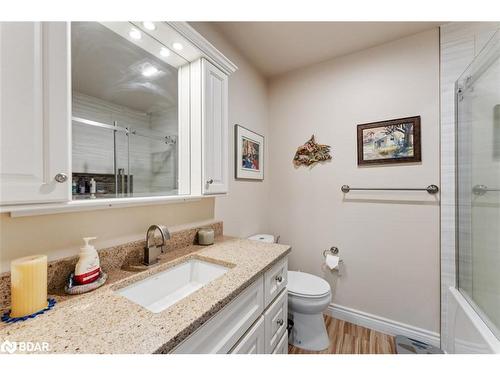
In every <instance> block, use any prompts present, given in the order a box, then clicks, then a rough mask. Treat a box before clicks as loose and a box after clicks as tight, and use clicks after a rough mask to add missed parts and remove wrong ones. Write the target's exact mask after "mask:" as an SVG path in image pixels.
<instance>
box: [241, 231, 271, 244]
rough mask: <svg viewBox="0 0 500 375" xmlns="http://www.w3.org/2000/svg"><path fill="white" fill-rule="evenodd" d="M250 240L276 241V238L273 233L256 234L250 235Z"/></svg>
mask: <svg viewBox="0 0 500 375" xmlns="http://www.w3.org/2000/svg"><path fill="white" fill-rule="evenodd" d="M248 239H249V240H252V241H261V242H266V243H274V242H276V241H275V238H274V236H273V235H272V234H262V233H260V234H254V235H253V236H250V237H248Z"/></svg>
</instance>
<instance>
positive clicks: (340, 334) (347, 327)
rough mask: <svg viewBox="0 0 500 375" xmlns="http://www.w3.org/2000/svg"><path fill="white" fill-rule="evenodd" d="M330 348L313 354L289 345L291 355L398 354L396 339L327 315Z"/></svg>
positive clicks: (326, 322)
mask: <svg viewBox="0 0 500 375" xmlns="http://www.w3.org/2000/svg"><path fill="white" fill-rule="evenodd" d="M325 324H326V330H327V331H328V337H329V338H330V346H329V347H328V349H325V350H323V351H320V352H313V351H309V350H304V349H300V348H297V347H296V346H293V345H288V353H289V354H396V346H395V343H394V337H393V336H389V335H386V334H384V333H380V332H377V331H373V330H371V329H368V328H365V327H361V326H358V325H356V324H352V323H348V322H345V321H343V320H338V319H335V318H332V317H330V316H326V315H325Z"/></svg>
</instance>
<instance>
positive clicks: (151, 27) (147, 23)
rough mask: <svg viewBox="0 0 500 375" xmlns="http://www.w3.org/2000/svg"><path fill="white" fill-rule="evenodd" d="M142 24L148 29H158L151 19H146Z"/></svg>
mask: <svg viewBox="0 0 500 375" xmlns="http://www.w3.org/2000/svg"><path fill="white" fill-rule="evenodd" d="M142 26H144V28H145V29H148V30H154V29H156V25H155V23H154V22H151V21H144V22H143V23H142Z"/></svg>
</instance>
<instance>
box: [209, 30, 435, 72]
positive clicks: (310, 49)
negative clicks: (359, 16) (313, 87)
mask: <svg viewBox="0 0 500 375" xmlns="http://www.w3.org/2000/svg"><path fill="white" fill-rule="evenodd" d="M440 24H441V23H439V22H215V25H216V27H217V28H218V29H219V30H220V31H221V32H222V33H223V34H224V35H225V36H226V38H227V39H229V40H230V41H231V42H232V44H233V45H234V46H235V47H236V48H238V49H239V50H240V52H241V53H242V54H243V55H244V56H245V57H246V58H247V59H248V60H249V61H250V62H251V63H252V64H253V65H254V66H255V67H256V68H257V69H259V70H260V72H261V73H262V74H264V75H265V76H267V77H270V76H274V75H278V74H282V73H285V72H287V71H290V70H293V69H297V68H300V67H303V66H307V65H310V64H314V63H317V62H320V61H325V60H328V59H331V58H333V57H337V56H342V55H346V54H349V53H352V52H355V51H359V50H362V49H365V48H370V47H373V46H376V45H379V44H382V43H386V42H389V41H392V40H396V39H399V38H402V37H405V36H408V35H411V34H415V33H418V32H420V31H424V30H428V29H431V28H434V27H438V26H439V25H440Z"/></svg>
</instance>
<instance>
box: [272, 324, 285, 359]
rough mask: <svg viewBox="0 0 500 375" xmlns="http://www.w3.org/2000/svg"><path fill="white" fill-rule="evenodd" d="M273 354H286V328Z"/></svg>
mask: <svg viewBox="0 0 500 375" xmlns="http://www.w3.org/2000/svg"><path fill="white" fill-rule="evenodd" d="M273 354H288V332H287V331H286V330H285V332H283V336H281V338H280V340H279V341H278V344H277V345H276V348H274V350H273Z"/></svg>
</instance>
